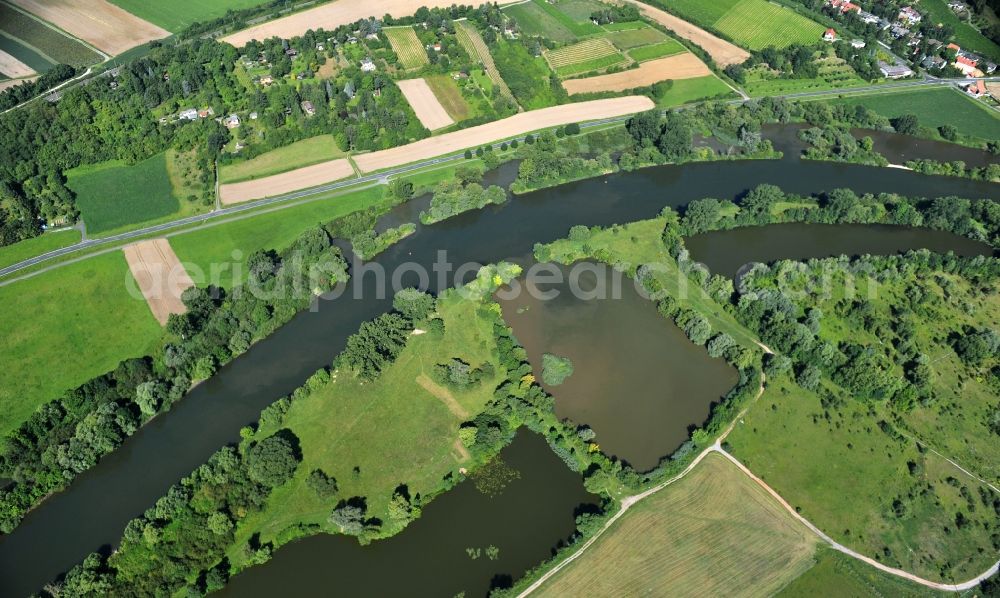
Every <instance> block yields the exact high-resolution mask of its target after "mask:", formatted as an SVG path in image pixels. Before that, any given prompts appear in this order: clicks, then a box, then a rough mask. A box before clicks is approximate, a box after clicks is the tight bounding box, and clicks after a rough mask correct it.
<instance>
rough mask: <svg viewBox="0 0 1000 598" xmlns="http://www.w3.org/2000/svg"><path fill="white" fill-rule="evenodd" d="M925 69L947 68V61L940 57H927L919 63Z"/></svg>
mask: <svg viewBox="0 0 1000 598" xmlns="http://www.w3.org/2000/svg"><path fill="white" fill-rule="evenodd" d="M920 64H921V65H923V67H924V68H925V69H943V68H944V67H946V66H948V61H947V60H945V59H944V58H941V57H940V56H928V57H926V58H924V60H923V62H921V63H920Z"/></svg>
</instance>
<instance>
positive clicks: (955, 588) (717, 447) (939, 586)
mask: <svg viewBox="0 0 1000 598" xmlns="http://www.w3.org/2000/svg"><path fill="white" fill-rule="evenodd" d="M758 344H759V345H760V346H761V347H762V348H764V349H765V350H766V351H767V352H768V353H771V351H770V349H767V347H766V346H765V345H763V344H761V343H758ZM765 382H766V377H765V376H764V374H763V373H761V377H760V388H759V389H758V390H757V394H756V396H754V398H753V400H751V401H750V402H749V403H747V405H746V406H745V407H744V408H743V409H742V410H741V411H740V412H739V414H738V415H737V416H736V417H734V418H733V421H732V422H730V424H729V426H728V427H727V428H726V429H725V431H723V433H722V434H720V435H719V437H718V439H716V441H715V443H714V444H713V445H712V446H710V447H708V448H706V449H705V450H703V451H702V452H701V453H699V454H698V456H697V457H695V459H694V460H693V461H692V462H691V463H690V464H689V465H688V466H687V467H685V468H684V471H682V472H680V473H679V474H677V475H675V476H674V477H672V478H670V479H669V480H666V481H664V482H661V483H660V484H658V485H656V486H653V487H652V488H650V489H649V490H646V491H645V492H641V493H639V494H635V495H633V496H627V497H625V498H623V499H622V500H621V508H620V509H619V510H618V512H617V513H615V514H614V515H613V516H612V517H611V519H609V520H608V521H607V523H605V524H604V526H603V527H601V529H600V531H598V532H597V533H596V534H594V535H593V536H591V538H590V539H588V540H587V541H586V542H585V543H584V544H583V546H581V547H580V548H579V550H577V551H576V552H574V553H573V554H571V555H570V556H569V557H567V558H566V559H565V560H564V561H562V562H561V563H559V564H558V565H556V566H555V567H553V568H552V569H550V570H549V571H547V572H546V573H545V574H544V575H542V576H541V577H540V578H538V579H537V580H536V581H535V582H534V583H532V584H531V585H530V586H528V587H527V588H526V589H525V590H524V591H523V592H521V593H520V594H518V598H524V597H525V596H527V595H528V594H530V593H532V592H534V591H535V590H537V589H538V588H539V587H541V586H542V584H544V583H545V582H546V581H547V580H548V579H550V578H551V577H552V576H554V575H555V574H556V573H558V572H559V571H561V570H562V569H563V568H565V567H566V565H568V564H569V563H571V562H573V561H574V560H576V559H577V557H579V556H580V555H581V554H583V552H584V551H586V550H587V549H588V548H590V546H591V545H592V544H593V543H594V542H596V541H597V539H598V538H600V537H601V536H602V535H603V534H604V532H606V531H607V530H608V529H609V528H610V527H611V526H612V525H614V523H615V521H618V519H619V518H621V516H622V515H624V514H625V512H626V511H628V510H629V509H630V508H631V507H632V506H633V505H635V504H636V503H637V502H639V501H641V500H642V499H644V498H646V497H648V496H650V495H652V494H655V493H657V492H659V491H660V490H663V489H664V488H666V487H667V486H669V485H671V484H673V483H674V482H676V481H677V480H680V479H682V478H683V477H684V476H686V475H688V474H689V473H691V471H692V470H693V469H694V468H695V467H697V466H698V464H699V463H701V461H702V460H703V459H704V458H705V457H706V456H707V455H708V454H709V453H718V454H720V455H722V456H723V457H725V458H726V459H728V460H729V461H731V462H732V463H733V464H734V465H736V467H738V468H739V470H740V471H742V472H743V473H744V475H746V476H747V477H749V478H750V479H751V480H753V481H754V482H755V483H756V484H758V485H759V486H760V487H761V488H762V489H763V490H764V491H766V492H767V493H768V494H770V495H771V496H772V497H773V498H774V499H775V500H776V501H778V503H779V504H780V505H781V506H782V507H783V508H784V509H785V510H786V511H788V512H789V513H790V514H791V515H792V516H793V517H795V519H797V520H798V521H799V522H800V523H802V524H803V525H805V526H806V528H808V529H809V530H810V531H811V532H812V533H814V534H816V536H818V537H819V538H820V539H821V540H823V541H824V542H826V543H827V544H828V545H829V546H830V547H831V548H833V549H834V550H836V551H838V552H841V553H843V554H846V555H847V556H850V557H853V558H855V559H858V560H860V561H862V562H864V563H867V564H868V565H871V566H872V567H875V568H876V569H879V570H880V571H883V572H885V573H889V574H890V575H895V576H896V577H901V578H903V579H907V580H909V581H912V582H914V583H918V584H920V585H922V586H924V587H928V588H933V589H935V590H941V591H946V592H961V591H964V590H968V589H971V588H974V587H976V586H978V585H979V583H980V582H981V581H983V580H984V579H987V578H989V577H991V576H993V575H996V574H997V572H998V570H1000V561H997V562H996V563H995V564H994V565H993V566H992V567H990V568H989V569H987V570H986V571H984V572H982V573H980V574H979V575H977V576H976V577H974V578H972V579H970V580H967V581H963V582H961V583H957V584H948V583H940V582H936V581H930V580H928V579H924V578H922V577H919V576H917V575H914V574H913V573H909V572H907V571H903V570H902V569H896V568H894V567H889V566H887V565H883V564H882V563H880V562H878V561H876V560H875V559H872V558H870V557H867V556H865V555H863V554H861V553H859V552H857V551H854V550H852V549H850V548H848V547H846V546H844V545H843V544H840V543H839V542H837V541H836V540H834V539H833V538H831V537H830V536H828V535H826V534H825V533H824V532H823V531H822V530H820V529H819V528H818V527H816V526H815V525H813V524H812V523H811V522H810V521H809V520H808V519H806V518H805V517H803V516H802V515H800V514H799V513H798V512H797V511H796V510H795V509H794V508H793V507H792V506H791V505H790V504H788V501H786V500H785V499H784V498H782V497H781V495H780V494H778V493H777V492H776V491H775V490H774V489H773V488H771V487H770V486H768V485H767V484H766V483H765V482H764V480H762V479H760V478H759V477H757V476H756V475H755V474H754V473H753V472H752V471H750V469H749V468H747V467H746V466H745V465H743V464H742V463H741V462H740V461H739V460H738V459H737V458H736V457H734V456H732V455H731V454H729V453H728V452H726V450H725V449H723V448H722V442H723V441H724V440H725V439H726V437H727V436H729V433H730V432H732V431H733V428H735V427H736V424H737V423H738V422H739V421H740V420H741V419H742V418H743V416H744V415H745V414H746V412H747V410H748V409H750V407H751V406H752V405H753V404H754V403H756V402H757V399H759V398H760V397H761V395H763V394H764V384H765Z"/></svg>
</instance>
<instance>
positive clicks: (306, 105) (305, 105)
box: [299, 100, 316, 116]
mask: <svg viewBox="0 0 1000 598" xmlns="http://www.w3.org/2000/svg"><path fill="white" fill-rule="evenodd" d="M299 106H301V107H302V111H303V112H305V113H306V116H312V115H313V114H316V107H315V106H313V103H312V102H310V101H309V100H302V102H301V103H300V104H299Z"/></svg>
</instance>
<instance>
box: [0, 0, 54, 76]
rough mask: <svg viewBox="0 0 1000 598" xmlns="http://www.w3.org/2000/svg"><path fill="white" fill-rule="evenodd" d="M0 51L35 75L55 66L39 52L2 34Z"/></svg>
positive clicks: (0, 35) (0, 36) (0, 34)
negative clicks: (21, 63)
mask: <svg viewBox="0 0 1000 598" xmlns="http://www.w3.org/2000/svg"><path fill="white" fill-rule="evenodd" d="M0 6H2V4H0ZM0 50H3V51H4V52H6V53H8V54H10V55H11V56H13V57H14V58H16V59H18V60H20V61H21V62H23V63H24V64H26V65H28V66H30V67H31V68H32V69H33V70H34V71H35V72H36V73H44V72H45V71H47V70H49V69H50V68H52V67H53V66H54V64H55V62H54V61H53V60H50V59H48V58H46V57H45V56H43V55H42V54H40V53H39V52H37V51H35V50H33V49H31V48H29V47H28V46H26V45H24V43H22V42H20V41H18V40H16V39H14V38H12V37H7V36H6V35H4V34H3V33H0ZM5 78H6V77H5Z"/></svg>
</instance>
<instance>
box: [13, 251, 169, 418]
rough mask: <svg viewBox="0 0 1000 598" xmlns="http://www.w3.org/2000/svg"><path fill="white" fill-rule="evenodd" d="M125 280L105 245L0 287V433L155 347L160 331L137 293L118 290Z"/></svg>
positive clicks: (121, 265) (124, 269)
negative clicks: (0, 363) (0, 358)
mask: <svg viewBox="0 0 1000 598" xmlns="http://www.w3.org/2000/svg"><path fill="white" fill-rule="evenodd" d="M63 234H65V233H63ZM129 278H130V275H129V272H128V266H127V265H126V263H125V258H124V257H123V255H122V253H121V252H120V251H113V252H111V253H107V254H104V255H99V256H96V257H92V258H90V259H87V260H84V261H81V262H77V263H74V264H69V265H66V266H63V267H61V268H59V269H57V270H53V271H52V272H48V273H45V274H41V275H38V276H35V277H33V278H29V279H26V280H22V281H19V282H15V283H13V284H9V285H7V286H3V287H0V302H2V304H3V306H4V309H3V310H0V329H2V330H4V331H6V332H5V333H4V334H2V335H0V353H2V354H3V355H4V367H3V368H0V434H6V433H7V432H9V431H10V430H11V429H13V428H15V427H17V426H18V425H19V424H20V423H21V422H22V421H24V420H25V419H26V418H27V417H28V416H29V415H30V414H31V413H32V412H34V410H35V409H36V408H37V407H38V406H39V405H41V404H42V403H45V402H46V401H49V400H51V399H54V398H57V397H58V396H59V395H60V394H61V393H62V392H64V391H66V390H69V389H70V388H74V387H76V386H78V385H80V384H82V383H83V382H86V381H87V380H89V379H90V378H92V377H94V376H96V375H98V374H102V373H104V372H106V371H108V370H110V369H113V368H114V367H115V366H116V365H118V362H120V361H121V360H122V359H125V358H128V357H136V356H139V355H145V354H147V353H148V352H149V351H150V350H151V349H152V347H153V346H155V344H156V343H157V342H158V341H159V338H160V335H161V334H162V331H161V329H160V326H159V324H157V322H156V320H155V319H153V316H152V314H151V313H150V311H149V308H148V307H146V303H145V301H143V300H142V297H141V296H139V297H138V298H133V297H131V296H130V295H129V294H128V292H127V291H126V282H127V280H128V279H129ZM68 355H72V356H73V358H72V359H67V358H66V357H67V356H68Z"/></svg>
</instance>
